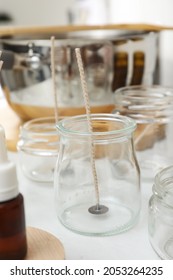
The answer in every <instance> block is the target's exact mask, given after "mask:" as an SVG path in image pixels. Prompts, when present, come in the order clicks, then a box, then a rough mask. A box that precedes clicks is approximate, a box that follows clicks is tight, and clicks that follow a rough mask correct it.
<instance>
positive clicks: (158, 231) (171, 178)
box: [148, 166, 173, 259]
mask: <svg viewBox="0 0 173 280" xmlns="http://www.w3.org/2000/svg"><path fill="white" fill-rule="evenodd" d="M148 228H149V238H150V242H151V245H152V247H153V248H154V250H155V251H156V253H157V254H158V255H159V256H160V258H161V259H173V166H169V167H167V168H164V169H163V170H162V171H161V172H159V173H158V174H157V175H156V177H155V181H154V185H153V195H152V197H151V198H150V201H149V215H148Z"/></svg>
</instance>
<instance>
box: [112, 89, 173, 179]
mask: <svg viewBox="0 0 173 280" xmlns="http://www.w3.org/2000/svg"><path fill="white" fill-rule="evenodd" d="M114 101H115V110H114V112H116V113H117V112H119V113H120V114H121V115H125V116H128V117H131V118H133V119H134V120H135V121H136V122H137V129H136V131H135V135H134V145H135V149H136V152H137V153H136V154H137V157H138V162H139V166H140V169H141V175H142V177H143V179H144V178H147V179H149V178H150V179H151V178H152V179H153V178H154V176H155V175H156V173H158V172H159V171H160V170H161V169H162V168H165V167H166V166H169V165H170V164H172V162H173V149H172V143H173V89H171V88H165V87H162V86H127V87H123V88H120V89H118V90H117V91H115V94H114Z"/></svg>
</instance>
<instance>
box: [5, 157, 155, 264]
mask: <svg viewBox="0 0 173 280" xmlns="http://www.w3.org/2000/svg"><path fill="white" fill-rule="evenodd" d="M8 156H9V159H10V160H12V161H14V162H15V163H16V166H17V174H18V181H19V188H20V192H21V193H22V194H23V196H24V201H25V216H26V225H27V226H33V227H37V228H40V229H43V230H46V231H48V232H50V233H52V234H53V235H55V236H56V237H57V238H58V239H59V240H60V241H61V242H62V244H63V246H64V250H65V257H66V259H67V260H103V259H105V260H157V259H159V258H158V256H157V255H156V253H155V252H154V250H153V249H152V247H151V245H150V243H149V239H148V227H147V211H148V200H149V198H150V196H151V193H152V183H151V182H150V183H145V182H142V184H141V196H142V209H141V214H140V219H139V221H138V223H137V224H136V226H134V227H133V228H132V229H130V230H129V231H127V232H124V233H121V234H118V235H113V236H108V237H90V236H83V235H80V234H77V233H74V232H72V231H70V230H68V229H66V228H65V227H64V226H63V225H62V224H61V223H60V222H59V221H58V218H57V216H56V212H55V206H54V190H53V184H52V185H51V184H39V183H36V182H33V181H30V180H29V179H27V178H26V177H25V176H24V175H23V173H22V171H21V169H20V166H19V162H18V154H17V153H12V152H9V154H8Z"/></svg>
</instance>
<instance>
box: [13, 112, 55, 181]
mask: <svg viewBox="0 0 173 280" xmlns="http://www.w3.org/2000/svg"><path fill="white" fill-rule="evenodd" d="M17 149H18V151H19V162H20V166H21V169H22V171H23V173H24V174H25V175H26V177H28V178H29V179H31V180H33V181H37V182H53V177H54V169H55V164H56V159H57V156H58V150H59V136H58V133H57V129H56V126H55V118H54V117H49V118H37V119H33V120H31V121H28V122H26V123H25V124H24V125H23V126H22V127H21V129H20V136H19V141H18V144H17Z"/></svg>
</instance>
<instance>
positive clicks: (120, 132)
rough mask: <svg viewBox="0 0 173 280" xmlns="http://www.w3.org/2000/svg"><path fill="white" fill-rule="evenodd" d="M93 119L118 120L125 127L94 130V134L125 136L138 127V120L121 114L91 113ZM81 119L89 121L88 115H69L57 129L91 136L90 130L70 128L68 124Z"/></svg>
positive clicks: (62, 131) (70, 133)
mask: <svg viewBox="0 0 173 280" xmlns="http://www.w3.org/2000/svg"><path fill="white" fill-rule="evenodd" d="M91 120H96V121H98V120H102V121H116V122H122V123H124V127H123V128H121V129H116V130H115V129H114V130H109V131H93V133H92V134H93V136H107V135H114V136H115V137H123V136H125V135H126V134H131V133H132V132H133V131H134V130H135V129H136V122H135V120H133V119H131V118H129V117H126V116H121V115H119V114H91ZM77 121H78V122H79V121H85V122H87V115H86V114H84V115H77V116H72V117H67V118H65V119H63V120H61V121H59V122H58V123H57V124H56V127H57V129H58V130H59V131H60V132H61V133H63V134H66V135H71V136H91V132H89V131H88V130H83V131H77V130H74V129H70V128H68V127H67V124H69V123H70V122H71V124H74V123H76V122H77Z"/></svg>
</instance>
